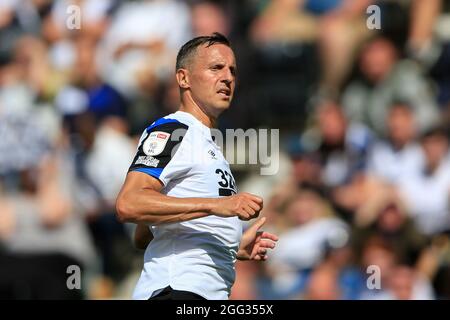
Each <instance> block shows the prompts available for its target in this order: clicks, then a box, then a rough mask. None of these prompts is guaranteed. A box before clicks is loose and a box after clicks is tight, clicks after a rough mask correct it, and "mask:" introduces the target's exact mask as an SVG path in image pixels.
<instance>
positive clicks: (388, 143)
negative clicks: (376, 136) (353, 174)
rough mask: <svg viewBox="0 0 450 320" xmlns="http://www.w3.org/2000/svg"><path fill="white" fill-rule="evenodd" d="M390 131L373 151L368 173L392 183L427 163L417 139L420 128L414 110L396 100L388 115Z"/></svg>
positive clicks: (387, 123) (376, 144) (370, 156)
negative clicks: (424, 162)
mask: <svg viewBox="0 0 450 320" xmlns="http://www.w3.org/2000/svg"><path fill="white" fill-rule="evenodd" d="M386 126H387V133H386V137H383V138H385V139H383V140H380V141H378V142H377V143H375V145H374V146H373V148H372V150H371V151H370V155H369V160H368V168H367V169H368V173H369V174H371V175H374V176H375V177H378V178H379V179H382V180H384V181H386V182H388V183H391V184H398V183H399V182H400V181H401V180H402V179H404V178H406V177H408V176H410V175H412V174H415V173H416V172H417V171H418V170H419V168H420V167H421V166H422V163H423V153H422V150H421V148H420V145H419V144H418V142H417V141H416V138H417V134H418V132H417V131H418V128H417V121H416V115H415V113H414V110H413V109H412V108H411V107H410V106H409V105H408V104H406V103H404V102H395V103H394V104H393V105H392V106H391V107H390V109H389V111H388V114H387V116H386Z"/></svg>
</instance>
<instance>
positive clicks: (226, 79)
mask: <svg viewBox="0 0 450 320" xmlns="http://www.w3.org/2000/svg"><path fill="white" fill-rule="evenodd" d="M233 81H234V75H233V73H232V72H231V70H230V69H225V71H224V75H223V78H222V82H223V83H225V84H227V85H230V84H231V83H233Z"/></svg>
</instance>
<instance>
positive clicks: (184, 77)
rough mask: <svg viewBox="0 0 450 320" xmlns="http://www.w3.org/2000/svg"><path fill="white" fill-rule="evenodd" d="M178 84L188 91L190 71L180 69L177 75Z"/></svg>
mask: <svg viewBox="0 0 450 320" xmlns="http://www.w3.org/2000/svg"><path fill="white" fill-rule="evenodd" d="M176 77H177V82H178V85H179V86H180V88H183V89H188V88H189V87H190V83H189V71H188V70H187V69H178V70H177V73H176Z"/></svg>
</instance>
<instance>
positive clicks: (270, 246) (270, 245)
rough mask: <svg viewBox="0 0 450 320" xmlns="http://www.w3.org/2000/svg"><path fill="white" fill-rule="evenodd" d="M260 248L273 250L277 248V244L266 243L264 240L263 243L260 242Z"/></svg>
mask: <svg viewBox="0 0 450 320" xmlns="http://www.w3.org/2000/svg"><path fill="white" fill-rule="evenodd" d="M259 246H260V247H262V248H269V249H273V248H275V246H276V244H275V242H272V241H264V240H262V241H260V242H259Z"/></svg>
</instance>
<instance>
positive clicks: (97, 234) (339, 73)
mask: <svg viewBox="0 0 450 320" xmlns="http://www.w3.org/2000/svg"><path fill="white" fill-rule="evenodd" d="M371 5H376V6H377V8H379V9H380V16H379V17H380V19H381V21H380V22H381V24H380V27H381V28H380V29H371V28H370V27H369V25H368V24H367V19H368V18H369V16H370V14H371V13H369V14H368V13H367V12H366V9H367V8H368V7H369V6H371ZM77 8H79V9H80V10H79V11H77V10H78V9H77ZM77 12H79V13H80V14H81V15H80V17H77ZM78 18H80V22H81V24H80V25H79V28H78V26H77V19H78ZM215 31H218V32H221V33H223V34H225V35H227V36H228V37H229V38H230V40H231V42H232V44H233V48H234V50H235V52H236V56H237V64H238V70H239V71H238V86H237V92H236V96H235V99H234V102H233V105H232V108H231V109H230V110H228V111H227V112H226V113H225V114H224V115H223V117H222V118H221V119H220V122H219V128H220V129H222V130H223V129H225V128H243V129H247V128H278V129H280V133H281V135H280V138H281V150H280V159H279V167H280V170H279V172H278V174H277V175H274V176H261V175H260V174H259V171H258V170H255V168H254V166H239V167H236V168H234V172H235V178H236V180H237V182H238V186H239V189H240V191H249V192H254V193H256V194H259V195H261V196H262V197H263V198H264V199H265V207H264V209H263V212H262V215H264V216H266V217H267V218H268V222H267V224H266V226H265V228H267V229H270V230H271V231H273V232H275V233H276V234H278V235H279V236H280V240H279V243H278V245H277V248H276V250H274V251H273V252H271V254H270V256H269V260H268V261H267V262H265V263H256V262H238V263H237V266H236V270H237V279H236V283H235V285H234V287H233V291H232V295H231V298H232V299H450V201H449V200H450V158H449V133H450V130H449V129H450V1H448V0H427V1H421V0H395V1H394V0H378V1H375V0H358V1H357V0H245V1H239V0H229V1H204V0H186V1H181V0H141V1H138V0H134V1H120V0H58V1H51V0H2V1H1V2H0V298H9V299H48V298H59V299H109V298H111V299H120V298H129V297H130V296H131V291H132V289H133V286H134V284H135V282H136V281H137V278H138V276H139V273H140V270H141V267H142V262H143V261H142V255H143V252H142V251H139V250H137V249H135V248H134V247H133V244H132V238H133V231H134V226H133V225H131V224H120V223H119V222H118V221H117V220H116V217H115V198H116V196H117V193H118V191H119V189H120V187H121V185H122V182H123V180H124V177H125V174H126V172H127V169H128V167H129V165H130V163H131V160H132V158H133V156H134V154H135V151H136V146H137V142H138V139H139V136H140V134H141V133H142V131H143V130H144V128H146V127H147V126H148V125H149V124H151V123H152V122H153V121H154V120H156V119H157V118H158V117H161V116H164V115H166V114H168V113H171V112H173V111H175V110H176V109H177V108H178V98H179V97H178V86H177V84H176V82H175V77H174V66H175V57H176V54H177V51H178V49H179V47H180V46H181V45H182V44H183V43H185V42H186V41H187V40H189V39H190V38H192V37H194V36H198V35H208V34H211V33H212V32H215ZM232 169H233V168H232ZM70 265H76V266H79V267H80V268H81V270H82V284H81V290H68V289H67V283H66V280H67V278H68V276H69V274H68V273H67V267H68V266H70Z"/></svg>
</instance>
